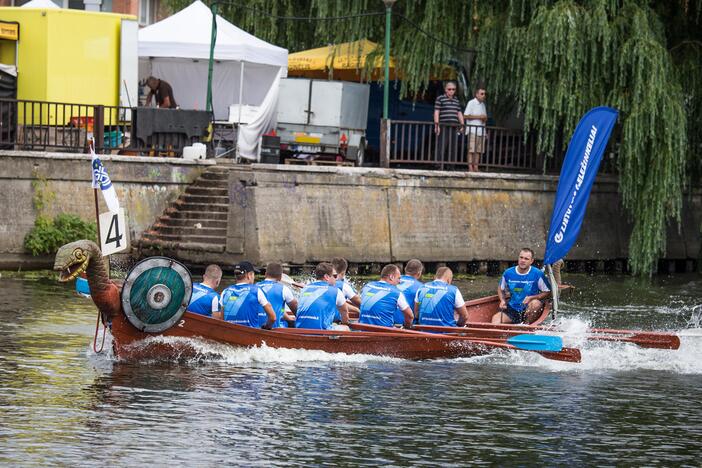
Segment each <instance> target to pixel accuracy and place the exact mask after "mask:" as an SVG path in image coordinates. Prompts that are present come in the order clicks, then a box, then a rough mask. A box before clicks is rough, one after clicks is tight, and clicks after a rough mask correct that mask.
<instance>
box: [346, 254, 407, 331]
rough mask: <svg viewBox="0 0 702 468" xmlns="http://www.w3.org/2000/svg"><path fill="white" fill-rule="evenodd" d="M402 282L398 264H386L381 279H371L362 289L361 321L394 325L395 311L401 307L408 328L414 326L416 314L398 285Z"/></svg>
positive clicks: (386, 325) (371, 323)
mask: <svg viewBox="0 0 702 468" xmlns="http://www.w3.org/2000/svg"><path fill="white" fill-rule="evenodd" d="M399 282H400V269H399V268H398V267H397V265H392V264H390V265H385V266H384V267H383V270H382V271H381V272H380V281H371V282H370V283H368V284H366V285H365V286H364V287H363V290H362V291H361V317H360V319H359V322H360V323H367V324H369V325H380V326H383V327H392V326H393V322H394V318H395V311H396V310H397V309H400V310H401V311H402V314H403V316H404V321H403V324H404V326H405V327H406V328H410V327H411V326H412V319H414V315H413V314H412V310H411V309H410V306H409V304H408V303H407V299H405V296H404V294H403V293H402V291H400V290H399V289H398V287H397V284H398V283H399Z"/></svg>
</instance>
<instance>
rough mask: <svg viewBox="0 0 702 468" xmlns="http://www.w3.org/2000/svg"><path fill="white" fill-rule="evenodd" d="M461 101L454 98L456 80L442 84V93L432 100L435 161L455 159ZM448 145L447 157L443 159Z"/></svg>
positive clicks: (460, 129)
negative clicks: (435, 140) (434, 100)
mask: <svg viewBox="0 0 702 468" xmlns="http://www.w3.org/2000/svg"><path fill="white" fill-rule="evenodd" d="M463 125H464V124H463V113H462V112H461V103H460V101H459V100H458V98H456V82H455V81H447V82H446V83H445V84H444V94H442V95H441V96H439V97H437V98H436V102H434V133H436V137H437V142H436V161H437V162H442V161H456V154H457V153H458V151H457V150H458V142H459V138H458V136H459V135H458V132H459V131H462V129H463ZM447 145H448V159H444V153H445V152H446V146H447Z"/></svg>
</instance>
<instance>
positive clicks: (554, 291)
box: [546, 265, 559, 320]
mask: <svg viewBox="0 0 702 468" xmlns="http://www.w3.org/2000/svg"><path fill="white" fill-rule="evenodd" d="M546 269H547V270H548V279H549V281H551V297H553V319H554V320H555V319H557V318H558V293H559V290H558V283H557V282H556V278H555V277H554V276H553V268H551V265H546Z"/></svg>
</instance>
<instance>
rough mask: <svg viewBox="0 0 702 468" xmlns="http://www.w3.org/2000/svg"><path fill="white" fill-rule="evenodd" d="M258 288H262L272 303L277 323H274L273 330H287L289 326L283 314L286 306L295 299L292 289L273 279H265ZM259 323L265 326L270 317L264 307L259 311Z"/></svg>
mask: <svg viewBox="0 0 702 468" xmlns="http://www.w3.org/2000/svg"><path fill="white" fill-rule="evenodd" d="M258 287H259V288H261V290H262V291H263V293H264V294H265V295H266V299H268V302H270V304H271V307H273V311H274V312H275V323H273V328H285V327H287V326H288V322H286V321H285V320H283V319H282V318H283V313H284V312H285V304H290V302H292V301H293V300H294V299H295V296H294V295H293V293H292V291H291V290H290V288H288V287H287V286H285V285H284V284H281V283H279V282H278V281H275V280H272V279H264V280H263V281H261V282H260V283H258ZM258 318H259V323H260V324H261V326H263V325H265V324H266V322H267V321H268V315H267V314H266V311H265V310H263V307H260V308H259V311H258Z"/></svg>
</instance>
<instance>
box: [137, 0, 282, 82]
mask: <svg viewBox="0 0 702 468" xmlns="http://www.w3.org/2000/svg"><path fill="white" fill-rule="evenodd" d="M211 31H212V11H211V10H210V9H209V8H208V7H207V6H206V5H205V4H204V3H202V2H201V1H200V0H197V1H195V2H193V3H192V4H191V5H190V6H188V7H186V8H184V9H183V10H181V11H179V12H178V13H176V14H174V15H172V16H169V17H168V18H166V19H164V20H162V21H159V22H158V23H155V24H152V25H151V26H147V27H146V28H143V29H142V30H140V31H139V57H173V58H189V59H206V60H207V59H209V58H210V33H211ZM214 58H215V60H236V61H244V62H252V63H259V64H265V65H273V66H276V67H282V68H285V67H287V65H288V51H287V50H286V49H283V48H282V47H278V46H274V45H272V44H269V43H267V42H265V41H263V40H261V39H259V38H257V37H255V36H252V35H251V34H249V33H247V32H245V31H242V30H241V29H239V28H237V27H236V26H234V25H233V24H231V23H230V22H228V21H227V20H225V19H224V18H222V17H221V16H219V15H217V44H216V47H215V51H214Z"/></svg>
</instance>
